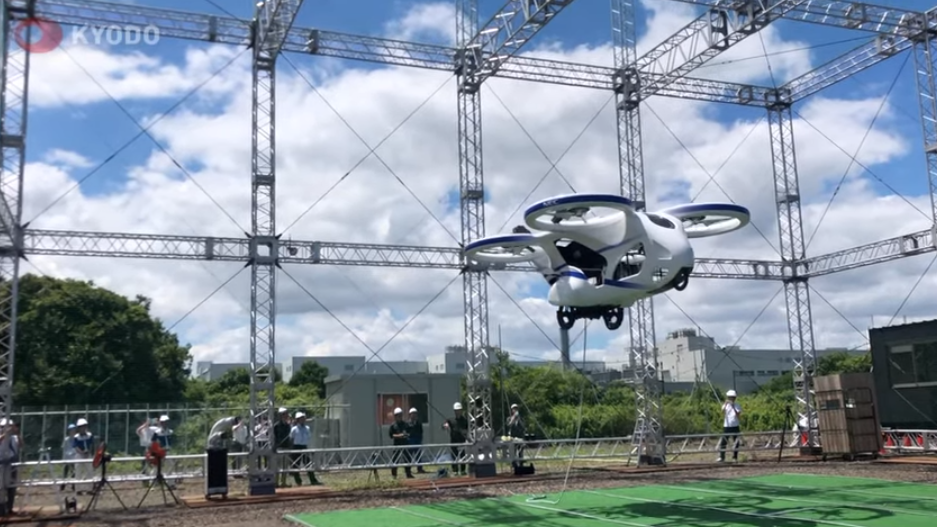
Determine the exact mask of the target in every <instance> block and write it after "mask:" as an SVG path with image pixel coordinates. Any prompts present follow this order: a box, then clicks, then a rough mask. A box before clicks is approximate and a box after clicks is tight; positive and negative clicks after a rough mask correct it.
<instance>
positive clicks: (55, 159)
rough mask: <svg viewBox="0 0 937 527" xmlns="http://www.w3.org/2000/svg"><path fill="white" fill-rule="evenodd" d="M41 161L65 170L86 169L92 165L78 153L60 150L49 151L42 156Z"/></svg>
mask: <svg viewBox="0 0 937 527" xmlns="http://www.w3.org/2000/svg"><path fill="white" fill-rule="evenodd" d="M43 159H44V160H45V162H46V163H49V164H51V165H58V166H64V167H67V168H88V167H90V166H91V165H92V163H91V160H89V159H88V158H87V157H85V156H83V155H81V154H79V153H78V152H72V151H69V150H62V149H61V148H54V149H52V150H50V151H49V152H47V153H46V155H45V156H43Z"/></svg>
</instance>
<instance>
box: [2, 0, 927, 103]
mask: <svg viewBox="0 0 937 527" xmlns="http://www.w3.org/2000/svg"><path fill="white" fill-rule="evenodd" d="M677 1H681V2H685V3H691V4H697V5H703V6H707V7H717V6H722V5H723V4H724V2H723V0H677ZM11 3H12V5H14V6H17V7H20V8H22V9H25V7H26V4H27V0H13V1H12V2H11ZM24 13H25V11H22V12H19V13H14V16H19V17H22V16H25V14H24ZM36 13H37V16H40V17H42V18H46V19H49V20H52V21H54V22H58V23H60V24H66V25H69V24H70V25H91V26H108V25H118V26H123V27H127V26H140V27H142V26H147V25H150V26H155V27H158V28H159V31H160V35H161V36H166V37H171V38H180V39H186V40H196V41H202V42H216V43H225V44H234V45H247V44H249V43H250V40H251V30H250V22H249V21H246V20H239V19H236V18H232V17H226V16H215V15H208V14H200V13H189V12H183V11H172V10H166V9H158V8H151V7H143V6H135V5H133V4H115V3H111V2H101V1H98V0H38V1H37V2H36ZM782 18H785V19H792V20H800V21H805V22H813V23H818V24H824V25H832V26H837V27H844V28H851V29H859V30H866V31H871V32H875V33H879V35H877V36H876V37H875V38H873V39H871V40H870V41H869V42H867V43H865V44H862V45H861V46H858V47H856V48H855V49H853V50H851V51H849V52H847V53H845V54H844V55H842V56H840V57H838V58H836V59H834V60H831V61H830V62H828V63H826V64H824V65H822V66H820V67H819V68H817V69H815V70H813V71H811V72H808V73H806V74H804V75H802V76H800V77H798V78H796V79H793V80H791V81H790V82H788V83H787V84H786V85H785V86H784V87H782V91H783V92H784V93H787V94H790V95H789V97H790V100H792V101H795V102H796V101H799V100H802V99H804V98H806V97H808V96H810V95H813V94H815V93H817V92H819V91H821V90H823V89H825V88H827V87H829V86H832V85H833V84H836V83H837V82H840V81H842V80H843V79H845V78H847V77H849V76H851V75H855V74H857V73H859V72H861V71H864V70H865V69H868V68H870V67H872V66H875V65H876V64H878V63H880V62H882V61H884V60H887V59H888V58H890V57H893V56H895V55H897V54H900V53H901V52H904V51H907V50H908V49H909V48H910V47H911V43H912V42H911V39H912V38H913V37H914V36H915V35H916V34H917V33H919V32H920V31H922V30H923V29H924V28H925V26H926V25H927V24H928V22H926V20H927V18H926V16H925V15H924V14H923V13H919V12H916V11H910V10H904V9H896V8H891V7H880V6H873V5H869V4H857V3H855V2H841V1H815V0H808V1H807V2H805V3H803V4H800V5H798V6H797V7H795V8H793V9H792V10H790V11H787V12H785V13H783V15H782ZM922 24H923V25H922ZM282 49H283V50H285V51H291V52H298V53H305V54H314V55H321V56H328V57H333V58H342V59H349V60H360V61H365V62H374V63H380V64H389V65H396V66H407V67H416V68H424V69H433V70H438V71H454V69H455V64H456V56H457V50H456V49H455V48H450V47H446V46H439V45H433V44H419V43H413V42H403V41H399V40H392V39H386V38H379V37H370V36H361V35H351V34H346V33H338V32H334V31H321V30H318V29H306V28H295V27H294V28H291V29H290V30H289V32H288V33H287V35H286V38H285V41H284V42H283V44H282ZM487 59H490V57H488V56H486V60H487ZM498 64H499V65H498V68H497V70H496V71H494V74H495V75H497V76H498V77H502V78H508V79H514V80H522V81H529V82H541V83H550V84H557V85H563V86H576V87H583V88H592V89H601V90H613V89H615V88H616V83H615V82H614V78H615V75H616V74H617V71H616V70H615V69H614V68H609V67H603V66H593V65H587V64H576V63H570V62H564V61H555V60H545V59H536V58H531V57H512V58H511V59H510V60H506V61H501V62H499V63H498ZM642 75H643V78H642V82H643V85H644V86H648V87H653V88H654V89H653V90H651V91H653V92H654V94H655V95H659V96H663V97H672V98H680V99H691V100H698V101H704V102H716V103H725V104H736V105H743V106H759V107H761V106H766V105H768V104H771V103H772V101H773V100H774V99H773V98H772V97H771V95H772V92H773V90H772V89H771V88H768V87H763V86H754V85H749V84H741V83H732V82H723V81H715V80H709V79H698V78H693V77H680V78H677V79H673V78H669V77H672V76H668V75H665V74H661V73H655V72H644V73H643V74H642Z"/></svg>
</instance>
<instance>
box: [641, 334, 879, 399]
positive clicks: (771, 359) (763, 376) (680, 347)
mask: <svg viewBox="0 0 937 527" xmlns="http://www.w3.org/2000/svg"><path fill="white" fill-rule="evenodd" d="M838 352H847V353H850V354H856V355H861V354H863V353H866V352H867V350H847V349H842V348H828V349H823V350H816V357H817V359H819V358H820V357H822V356H824V355H828V354H830V353H838ZM800 353H801V352H800V351H799V350H797V351H792V350H789V349H741V348H739V347H738V346H729V347H720V346H717V345H716V343H715V341H714V340H713V339H712V338H710V337H707V336H703V335H699V334H698V332H697V331H696V330H695V329H680V330H677V331H673V332H671V333H669V334H668V335H667V338H666V339H665V340H664V341H663V342H661V343H660V344H659V345H658V361H659V362H660V369H661V371H662V374H663V376H664V378H665V379H667V378H669V379H670V382H675V383H696V382H699V383H710V384H712V385H713V386H716V387H718V388H720V389H733V390H736V391H737V392H740V393H750V392H752V391H754V390H756V389H757V388H758V387H759V386H761V385H763V384H764V383H766V382H767V381H769V380H771V379H772V378H774V377H777V376H778V375H782V374H784V373H787V372H790V371H792V370H793V369H794V360H795V359H799V358H800Z"/></svg>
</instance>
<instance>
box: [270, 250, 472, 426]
mask: <svg viewBox="0 0 937 527" xmlns="http://www.w3.org/2000/svg"><path fill="white" fill-rule="evenodd" d="M280 270H281V271H282V272H283V274H285V275H286V276H287V277H288V278H289V279H290V280H292V281H293V283H294V284H296V285H297V286H298V287H299V288H300V289H301V290H302V291H303V292H304V293H306V295H307V296H308V297H309V298H311V299H312V301H313V302H315V303H316V304H318V305H319V307H320V308H322V310H323V311H325V312H326V314H328V315H329V316H330V317H332V319H333V320H335V321H336V322H338V324H339V325H340V326H341V327H343V328H344V329H345V331H347V332H348V334H349V335H351V336H352V337H353V338H354V339H355V340H357V341H358V342H359V343H361V345H362V346H364V347H365V348H366V349H367V350H368V351H370V352H371V356H370V357H368V358H367V359H366V360H365V361H364V363H362V364H361V366H359V367H358V369H356V370H355V371H354V372H352V374H351V375H350V376H348V377H346V378H344V379H343V381H342V383H341V384H339V386H338V388H336V390H335V391H334V392H333V393H332V395H330V396H328V397H326V399H325V400H324V401H322V405H321V406H322V407H326V406H327V405H328V402H329V401H330V400H331V399H332V397H334V396H335V395H336V394H338V393H340V392H341V391H342V388H344V386H345V385H346V384H348V382H350V381H351V379H352V378H354V377H355V376H356V375H358V373H359V372H361V370H363V369H364V368H365V367H366V366H367V364H368V363H369V362H370V361H371V359H374V358H376V359H378V360H379V361H381V362H382V363H383V364H384V366H386V367H387V369H389V370H390V371H391V373H393V374H394V375H395V376H397V378H398V379H400V380H401V381H402V382H403V383H404V384H406V385H407V386H408V387H409V388H410V389H411V390H413V391H414V393H419V392H420V390H419V389H418V388H416V387H415V386H413V384H412V383H411V382H410V381H408V380H407V378H406V377H404V376H403V375H402V374H400V373H399V372H397V370H396V369H394V367H393V366H391V365H390V364H389V363H388V362H387V361H385V360H384V359H383V358H382V357H381V356H380V353H381V351H383V350H384V348H386V347H387V346H388V345H390V343H391V342H393V341H394V339H396V338H397V337H398V336H399V335H400V334H401V333H402V332H403V331H404V330H405V329H407V327H408V326H409V325H410V324H411V323H413V321H414V320H416V319H417V317H419V316H420V315H422V314H423V312H424V311H426V310H427V309H428V308H429V307H430V306H431V305H433V303H434V302H436V300H438V299H439V297H441V296H442V294H443V293H445V292H446V291H447V290H448V289H449V286H451V285H452V284H453V283H455V281H456V279H458V278H459V276H461V275H459V274H456V275H455V276H454V277H453V278H452V280H450V281H449V282H448V283H447V284H446V285H445V286H443V288H442V289H440V290H439V292H438V293H436V294H435V295H433V297H432V298H430V300H429V302H427V303H426V304H425V305H424V306H423V307H422V308H420V310H419V311H417V312H416V314H414V315H413V316H412V317H410V319H409V320H407V321H406V323H404V324H403V326H401V327H400V328H399V329H398V330H397V331H396V332H395V333H394V334H393V335H391V337H390V338H389V339H387V341H386V342H384V344H382V345H381V346H380V347H379V348H377V349H376V350H375V349H374V348H372V347H371V346H370V345H368V343H367V342H365V340H364V339H363V338H361V337H360V336H359V335H358V333H357V332H355V330H353V329H351V327H350V326H348V324H346V323H345V322H344V321H343V320H342V319H341V318H340V317H339V316H338V315H336V314H335V313H334V312H333V311H332V310H331V309H329V308H328V307H327V306H326V305H325V304H323V303H322V301H321V300H319V299H318V298H317V297H316V296H315V295H314V294H312V292H311V291H309V289H307V288H306V287H305V286H304V285H303V284H302V283H300V281H299V280H297V279H296V278H295V277H294V276H293V275H292V274H290V273H289V272H288V271H286V270H285V269H282V268H281V269H280ZM427 405H429V408H430V409H431V410H433V411H434V412H436V413H437V414H439V415H440V416H441V417H446V415H447V414H445V413H443V412H441V411H440V410H439V409H438V408H436V407H435V406H433V404H432V402H430V401H429V400H427Z"/></svg>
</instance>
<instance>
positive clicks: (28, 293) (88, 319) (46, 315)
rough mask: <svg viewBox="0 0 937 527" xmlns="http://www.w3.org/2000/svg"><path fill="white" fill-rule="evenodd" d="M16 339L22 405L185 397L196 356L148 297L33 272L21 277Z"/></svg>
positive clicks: (16, 372)
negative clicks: (152, 308)
mask: <svg viewBox="0 0 937 527" xmlns="http://www.w3.org/2000/svg"><path fill="white" fill-rule="evenodd" d="M8 286H9V285H8V284H0V287H8ZM16 344H17V351H16V362H15V364H14V366H15V369H14V384H13V386H14V400H15V401H16V402H17V403H18V404H19V405H64V404H70V405H71V404H76V405H77V404H104V403H109V402H114V401H120V402H122V403H139V402H153V403H156V402H173V401H180V400H182V399H183V393H184V391H185V388H186V383H187V380H188V376H189V365H190V363H191V360H192V357H191V355H190V353H189V347H188V346H181V345H180V344H179V341H178V339H177V338H176V336H175V335H174V334H172V333H170V332H168V331H167V330H166V328H165V327H163V324H162V322H160V321H159V320H157V319H155V318H154V317H153V316H152V314H151V313H150V300H149V299H147V298H145V297H142V296H137V297H136V298H135V299H133V300H131V299H129V298H125V297H123V296H120V295H118V294H116V293H114V292H112V291H108V290H107V289H104V288H101V287H97V286H95V285H94V284H93V283H92V282H84V281H79V280H71V279H68V280H60V279H56V278H47V277H38V276H34V275H25V276H23V277H22V278H21V279H20V287H19V316H18V325H17V334H16Z"/></svg>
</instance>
